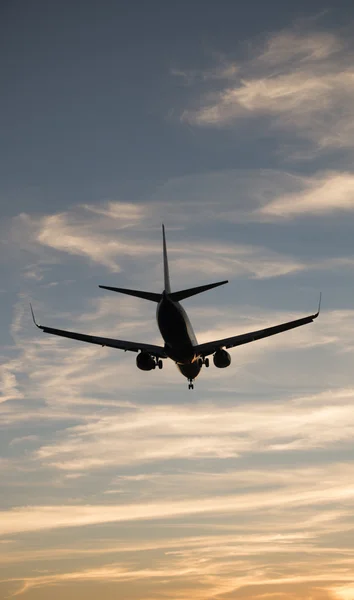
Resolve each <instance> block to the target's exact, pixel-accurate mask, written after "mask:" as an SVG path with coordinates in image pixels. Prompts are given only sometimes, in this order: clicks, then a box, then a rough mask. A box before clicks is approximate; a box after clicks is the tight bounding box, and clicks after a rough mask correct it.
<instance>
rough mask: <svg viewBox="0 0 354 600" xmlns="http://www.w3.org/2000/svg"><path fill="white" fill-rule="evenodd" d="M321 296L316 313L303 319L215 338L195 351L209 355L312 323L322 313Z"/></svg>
mask: <svg viewBox="0 0 354 600" xmlns="http://www.w3.org/2000/svg"><path fill="white" fill-rule="evenodd" d="M320 307H321V297H320V303H319V305H318V311H317V312H316V313H315V314H314V315H309V316H308V317H303V318H302V319H296V320H295V321H288V322H287V323H281V324H280V325H275V326H274V327H267V328H266V329H258V330H257V331H251V332H250V333H243V334H241V335H235V336H233V337H229V338H224V339H223V340H215V341H213V342H207V343H206V344H198V346H195V347H194V349H195V353H196V354H197V355H200V356H208V355H209V354H213V353H214V352H216V351H217V350H218V349H219V348H234V347H235V346H241V345H242V344H248V343H249V342H255V341H256V340H261V339H262V338H266V337H269V336H271V335H275V334H277V333H282V332H283V331H288V329H295V327H301V325H307V323H312V321H314V319H317V317H318V315H319V314H320Z"/></svg>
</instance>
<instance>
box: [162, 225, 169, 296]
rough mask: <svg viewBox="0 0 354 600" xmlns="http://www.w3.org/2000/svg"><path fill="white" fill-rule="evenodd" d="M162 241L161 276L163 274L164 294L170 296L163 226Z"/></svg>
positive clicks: (163, 228) (163, 227)
mask: <svg viewBox="0 0 354 600" xmlns="http://www.w3.org/2000/svg"><path fill="white" fill-rule="evenodd" d="M162 240H163V274H164V285H165V292H166V293H167V294H170V293H171V285H170V273H169V270H168V258H167V248H166V236H165V226H164V225H162Z"/></svg>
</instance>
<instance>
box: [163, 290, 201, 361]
mask: <svg viewBox="0 0 354 600" xmlns="http://www.w3.org/2000/svg"><path fill="white" fill-rule="evenodd" d="M157 323H158V326H159V329H160V332H161V335H162V337H163V339H164V341H165V344H166V352H167V353H168V354H169V356H170V358H172V359H173V360H175V361H176V362H179V363H191V361H192V360H193V358H194V349H193V343H195V338H194V339H191V338H193V337H194V334H193V330H192V328H191V325H190V323H189V320H188V317H187V315H186V313H185V311H184V310H183V308H182V306H180V305H179V304H178V303H175V302H171V301H170V300H168V299H164V300H162V301H161V302H160V304H159V305H158V307H157Z"/></svg>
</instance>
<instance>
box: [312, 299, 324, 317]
mask: <svg viewBox="0 0 354 600" xmlns="http://www.w3.org/2000/svg"><path fill="white" fill-rule="evenodd" d="M321 300H322V292H320V299H319V302H318V309H317V313H315V314H314V315H313V318H314V319H316V317H318V315H319V314H320V311H321Z"/></svg>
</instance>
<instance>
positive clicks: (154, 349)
mask: <svg viewBox="0 0 354 600" xmlns="http://www.w3.org/2000/svg"><path fill="white" fill-rule="evenodd" d="M31 312H32V317H33V321H34V324H35V325H36V326H37V327H38V328H39V329H41V330H42V331H43V332H44V333H51V334H53V335H59V336H61V337H66V338H70V339H72V340H79V341H80V342H89V343H90V344H97V345H99V346H108V347H110V348H118V349H119V350H125V351H127V350H129V351H131V352H140V351H142V352H148V353H149V354H151V355H152V356H155V357H158V358H167V354H166V352H165V350H164V348H163V347H162V346H155V345H154V344H141V343H139V342H128V341H125V340H115V339H112V338H105V337H99V336H96V335H88V334H85V333H76V332H75V331H66V330H64V329H53V328H52V327H45V326H44V325H38V323H37V322H36V320H35V318H34V314H33V309H32V306H31Z"/></svg>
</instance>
